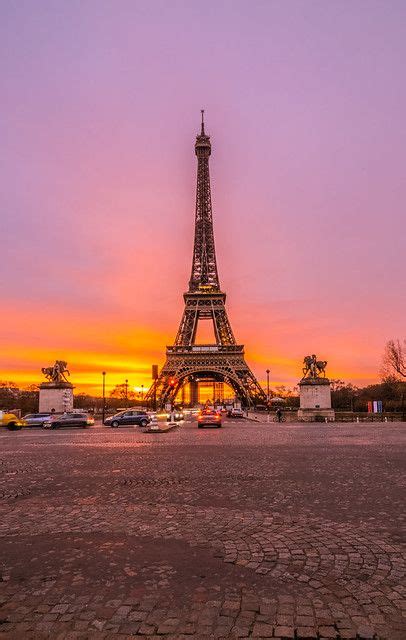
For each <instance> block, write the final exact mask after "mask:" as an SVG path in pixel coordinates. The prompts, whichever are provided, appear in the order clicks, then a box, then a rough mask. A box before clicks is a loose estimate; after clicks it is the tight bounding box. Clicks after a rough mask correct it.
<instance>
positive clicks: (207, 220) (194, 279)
mask: <svg viewBox="0 0 406 640" xmlns="http://www.w3.org/2000/svg"><path fill="white" fill-rule="evenodd" d="M195 153H196V156H197V187H196V213H195V242H194V248H193V262H192V274H191V276H190V281H189V291H191V292H192V291H203V290H212V291H220V283H219V277H218V273H217V263H216V250H215V246H214V232H213V212H212V205H211V189H210V172H209V157H210V154H211V144H210V136H207V135H206V134H205V131H204V109H202V124H201V132H200V135H198V136H196V144H195Z"/></svg>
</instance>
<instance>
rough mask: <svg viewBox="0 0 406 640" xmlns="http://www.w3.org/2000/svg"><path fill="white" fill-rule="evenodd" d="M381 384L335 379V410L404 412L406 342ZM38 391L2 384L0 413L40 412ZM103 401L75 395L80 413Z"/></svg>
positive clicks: (119, 388) (396, 344) (118, 404)
mask: <svg viewBox="0 0 406 640" xmlns="http://www.w3.org/2000/svg"><path fill="white" fill-rule="evenodd" d="M380 377H381V382H379V383H377V384H371V385H368V386H366V387H357V386H355V385H353V384H351V383H346V382H344V381H343V380H338V379H332V380H330V382H331V399H332V405H333V408H334V409H337V410H342V411H366V410H367V407H368V403H369V402H372V401H374V400H382V402H383V408H384V411H401V412H404V411H405V408H406V339H404V340H403V341H401V340H399V339H396V340H389V341H388V342H387V343H386V345H385V349H384V353H383V357H382V366H381V371H380ZM271 395H273V396H277V397H279V398H283V400H284V401H285V404H286V406H290V407H292V408H296V407H298V406H299V395H298V389H297V387H294V388H293V389H290V388H288V387H286V386H284V385H279V386H277V387H275V389H274V390H272V393H271ZM38 400H39V387H38V385H29V386H26V387H23V388H20V387H18V386H17V385H16V384H15V383H14V382H7V381H0V409H3V410H12V409H20V410H21V412H22V414H23V415H24V414H26V413H35V412H36V411H38ZM102 403H103V399H102V398H101V397H100V396H94V395H90V394H86V393H79V394H76V395H75V399H74V404H75V407H76V408H77V409H86V410H89V409H92V410H94V411H101V409H102ZM143 404H144V399H143V397H142V396H141V394H139V393H134V391H132V390H130V389H129V388H128V385H127V384H119V385H116V386H115V387H114V389H112V390H111V392H110V393H109V396H108V398H106V406H107V408H108V409H119V408H123V407H126V406H142V405H143Z"/></svg>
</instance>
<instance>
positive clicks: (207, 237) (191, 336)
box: [146, 111, 266, 406]
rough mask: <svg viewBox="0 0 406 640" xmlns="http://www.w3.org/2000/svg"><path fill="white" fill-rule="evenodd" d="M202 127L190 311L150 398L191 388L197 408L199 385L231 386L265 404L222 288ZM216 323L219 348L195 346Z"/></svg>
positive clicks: (166, 398) (187, 296)
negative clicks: (203, 323)
mask: <svg viewBox="0 0 406 640" xmlns="http://www.w3.org/2000/svg"><path fill="white" fill-rule="evenodd" d="M203 113H204V112H203V111H202V123H201V132H200V135H198V136H197V137H196V144H195V153H196V156H197V190H196V217H195V242H194V249H193V263H192V274H191V278H190V281H189V291H187V293H184V295H183V297H184V300H185V310H184V312H183V316H182V320H181V322H180V326H179V329H178V333H177V335H176V339H175V343H174V345H173V346H170V347H167V349H166V362H165V364H164V366H163V368H162V370H161V373H160V375H159V377H158V379H157V380H156V381H155V382H154V384H153V385H152V387H151V388H150V389H149V391H148V393H147V396H146V399H149V400H151V399H152V398H153V397H155V394H156V398H157V401H158V404H159V405H161V406H163V405H164V404H165V403H167V402H174V400H175V398H176V396H177V395H178V393H179V392H180V390H181V389H182V388H184V387H185V386H186V385H189V386H190V400H191V403H192V404H195V403H197V402H198V383H199V382H211V383H214V384H216V383H226V384H228V385H229V386H230V387H232V388H233V390H234V393H235V395H236V397H237V398H238V399H239V400H240V401H241V402H242V403H243V404H244V405H245V406H252V405H255V404H258V403H265V402H266V395H265V393H264V391H263V389H262V388H261V387H260V385H259V384H258V382H257V380H256V378H255V376H254V374H253V373H252V371H251V370H250V368H249V367H248V365H247V363H246V362H245V359H244V346H243V345H240V344H236V341H235V338H234V334H233V331H232V329H231V325H230V322H229V320H228V317H227V311H226V307H225V301H226V294H225V293H223V292H222V291H221V289H220V282H219V277H218V272H217V263H216V252H215V246H214V233H213V215H212V204H211V190H210V174H209V157H210V154H211V144H210V137H209V136H208V135H206V133H205V130H204V119H203ZM207 319H209V320H210V319H211V320H212V323H213V329H214V337H215V343H214V344H196V334H197V327H198V323H199V320H207Z"/></svg>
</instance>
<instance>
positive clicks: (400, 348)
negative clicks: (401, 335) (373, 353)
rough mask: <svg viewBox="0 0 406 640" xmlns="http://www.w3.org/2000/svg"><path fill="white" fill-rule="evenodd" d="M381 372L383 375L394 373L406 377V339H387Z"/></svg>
mask: <svg viewBox="0 0 406 640" xmlns="http://www.w3.org/2000/svg"><path fill="white" fill-rule="evenodd" d="M382 364H383V366H382V373H383V376H384V377H390V376H393V375H394V374H395V375H398V376H402V378H406V339H404V340H403V342H401V341H400V340H399V339H397V340H388V342H387V343H386V345H385V351H384V354H383V363H382Z"/></svg>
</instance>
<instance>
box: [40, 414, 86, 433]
mask: <svg viewBox="0 0 406 640" xmlns="http://www.w3.org/2000/svg"><path fill="white" fill-rule="evenodd" d="M91 424H94V418H93V417H92V416H88V415H87V413H62V414H60V415H52V416H49V418H48V420H47V421H46V422H45V423H44V429H61V428H62V427H82V428H83V429H86V427H90V425H91Z"/></svg>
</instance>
